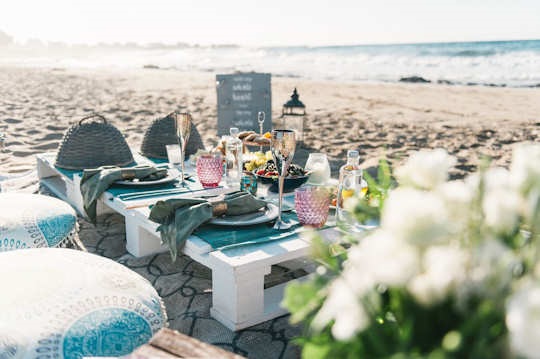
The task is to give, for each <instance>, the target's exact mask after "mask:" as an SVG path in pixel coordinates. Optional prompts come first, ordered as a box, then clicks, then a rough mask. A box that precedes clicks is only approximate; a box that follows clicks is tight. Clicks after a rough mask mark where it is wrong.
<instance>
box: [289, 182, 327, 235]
mask: <svg viewBox="0 0 540 359" xmlns="http://www.w3.org/2000/svg"><path fill="white" fill-rule="evenodd" d="M294 206H295V209H296V215H297V216H298V220H299V221H300V223H301V224H303V225H308V226H311V227H315V228H320V227H322V226H324V224H325V223H326V220H327V219H328V209H329V208H330V194H329V193H328V191H327V190H326V189H325V188H322V187H317V186H305V187H300V188H297V189H296V190H295V191H294Z"/></svg>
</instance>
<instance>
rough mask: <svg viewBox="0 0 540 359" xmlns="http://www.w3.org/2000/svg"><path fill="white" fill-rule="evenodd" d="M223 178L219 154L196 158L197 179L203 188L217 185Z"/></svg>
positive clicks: (221, 161)
mask: <svg viewBox="0 0 540 359" xmlns="http://www.w3.org/2000/svg"><path fill="white" fill-rule="evenodd" d="M222 176H223V160H222V158H221V155H220V154H219V153H215V154H208V155H202V156H199V158H197V177H199V181H200V182H201V184H202V186H203V187H204V188H214V187H217V186H218V185H219V182H220V181H221V177H222Z"/></svg>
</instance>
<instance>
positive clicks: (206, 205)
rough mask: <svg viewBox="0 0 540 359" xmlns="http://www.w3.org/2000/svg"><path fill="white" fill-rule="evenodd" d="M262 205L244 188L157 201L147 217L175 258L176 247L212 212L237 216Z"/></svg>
mask: <svg viewBox="0 0 540 359" xmlns="http://www.w3.org/2000/svg"><path fill="white" fill-rule="evenodd" d="M265 206H266V202H265V201H263V200H260V199H257V198H255V197H253V195H251V194H250V193H248V192H243V191H237V192H233V193H229V194H225V195H221V196H217V197H214V198H208V199H207V198H172V199H168V200H165V201H158V202H157V203H156V204H155V205H154V206H153V207H152V210H151V211H150V216H149V219H150V220H151V221H154V222H156V223H159V224H160V226H159V227H158V229H157V230H158V231H159V233H160V235H161V240H162V242H163V243H166V244H167V246H168V247H169V251H170V253H171V258H172V260H173V261H176V257H177V255H178V248H182V247H183V245H184V243H185V241H186V239H187V238H188V237H189V236H190V235H191V233H193V231H194V230H195V229H197V228H198V227H199V226H200V225H201V224H203V223H205V222H206V221H208V220H210V219H211V218H212V217H214V216H220V215H226V216H238V215H241V214H247V213H252V212H255V211H258V210H259V209H261V208H263V207H265Z"/></svg>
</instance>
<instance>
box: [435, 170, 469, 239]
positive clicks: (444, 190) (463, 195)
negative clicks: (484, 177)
mask: <svg viewBox="0 0 540 359" xmlns="http://www.w3.org/2000/svg"><path fill="white" fill-rule="evenodd" d="M435 193H436V194H438V195H439V196H440V197H441V198H442V199H443V201H444V203H445V206H446V210H447V212H448V216H449V218H450V220H451V221H452V222H453V223H454V225H455V226H454V230H462V229H463V225H465V224H466V223H467V221H468V220H469V214H470V213H469V212H470V211H471V206H472V203H473V200H474V190H473V189H472V188H471V186H469V185H467V184H466V183H465V182H463V181H450V182H445V183H443V184H442V185H440V186H438V187H437V188H436V190H435Z"/></svg>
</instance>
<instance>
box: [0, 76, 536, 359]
mask: <svg viewBox="0 0 540 359" xmlns="http://www.w3.org/2000/svg"><path fill="white" fill-rule="evenodd" d="M0 85H1V86H0V132H5V133H6V134H7V141H6V144H7V146H6V152H3V153H2V152H0V178H1V177H2V176H6V175H7V176H17V175H21V174H24V173H26V172H27V171H30V170H32V169H33V168H34V166H35V158H34V155H35V154H36V153H40V152H45V151H54V150H55V149H56V148H57V146H58V144H59V142H60V141H61V139H62V136H63V133H64V131H65V130H66V129H67V128H68V127H69V126H70V124H72V123H74V122H76V121H78V120H79V119H80V118H82V117H83V116H85V115H87V114H89V113H92V112H94V111H97V112H99V113H101V114H103V115H104V116H106V117H107V119H108V120H109V121H110V122H111V123H112V124H114V125H115V126H117V127H118V128H119V129H120V130H121V131H122V132H123V133H124V135H125V136H126V138H127V141H128V143H129V144H130V145H131V146H133V147H135V148H138V147H139V146H140V143H141V140H142V136H143V134H144V131H145V129H146V127H147V126H148V125H149V124H150V122H151V121H152V120H153V119H154V118H156V117H158V116H160V115H162V114H166V113H168V112H171V111H173V110H177V109H180V110H189V111H191V112H192V113H193V117H194V120H195V122H196V124H197V126H198V129H199V130H200V132H201V134H202V136H203V139H204V141H205V143H206V145H207V146H208V147H210V146H213V145H215V144H216V142H217V141H216V140H217V136H216V128H217V119H216V91H215V76H214V74H210V73H202V74H201V73H181V72H173V71H165V70H143V69H141V70H136V71H125V70H122V71H120V70H114V69H111V70H107V71H103V70H101V71H99V72H97V71H95V70H94V71H93V70H62V69H56V70H51V69H24V68H1V67H0ZM295 86H296V87H298V90H299V92H300V95H301V100H302V101H303V102H304V103H305V104H306V106H307V111H308V115H307V117H306V143H305V145H304V149H303V151H301V152H303V153H304V154H305V153H307V152H309V151H319V152H325V153H327V154H328V156H329V158H330V160H331V164H332V167H333V170H334V171H335V170H336V169H337V168H338V167H339V166H340V165H341V164H342V163H343V161H344V159H345V156H346V152H347V150H348V149H352V148H356V149H359V150H360V153H361V155H362V161H363V163H362V165H363V166H364V167H371V166H373V165H374V164H375V163H376V162H377V160H378V159H379V158H380V157H381V156H382V155H384V154H386V155H387V156H388V157H389V158H390V160H391V162H392V163H394V164H397V163H399V162H401V161H403V160H404V159H405V158H406V157H407V155H408V153H409V152H410V151H413V150H416V149H420V148H434V147H443V148H446V149H447V150H448V151H449V152H451V153H453V154H455V155H456V156H457V157H458V164H457V166H456V168H454V169H453V170H452V175H453V176H454V177H460V176H463V175H464V174H465V173H467V172H468V171H471V170H474V168H475V166H476V165H477V164H478V162H479V159H480V158H481V157H482V156H483V155H488V156H491V157H492V158H493V161H494V163H495V164H500V165H506V164H507V163H508V161H509V159H510V155H511V148H512V144H514V143H516V142H520V141H524V140H532V141H536V140H537V139H538V131H539V130H540V89H510V88H508V89H507V88H487V87H460V86H442V85H416V84H365V83H335V82H320V81H318V82H317V81H308V80H302V79H295V78H274V79H273V80H272V95H273V118H274V119H275V120H276V121H275V124H277V123H278V121H277V120H278V117H279V115H280V114H281V105H282V104H283V103H284V102H285V101H286V100H288V98H289V96H290V94H291V92H292V89H293V88H294V87H295ZM299 157H302V156H299ZM297 159H298V160H299V161H302V159H301V158H297ZM300 163H301V162H300ZM301 164H302V163H301ZM26 177H30V178H32V176H31V175H29V176H26ZM33 180H34V181H35V180H36V178H35V173H33ZM4 185H5V182H4ZM31 187H32V186H29V188H31ZM34 187H37V186H36V184H35V183H34ZM45 193H47V191H46V190H45ZM78 222H79V225H80V228H81V231H80V233H79V236H80V238H81V240H82V241H83V243H84V244H85V246H86V247H87V248H88V250H89V251H90V252H92V253H97V254H99V255H102V256H106V257H109V258H112V259H113V260H115V261H118V262H120V263H122V264H124V265H126V266H127V267H129V268H131V269H133V270H135V271H136V272H138V273H139V274H141V275H143V276H144V277H145V278H146V279H148V280H149V281H151V283H152V284H153V285H154V287H155V288H156V289H157V290H158V291H159V293H160V295H161V296H162V297H163V298H164V301H165V303H166V307H167V313H168V317H169V326H170V327H171V328H172V329H175V330H179V331H181V332H182V333H185V334H187V335H190V336H193V337H195V338H199V339H201V340H203V341H206V342H210V343H213V344H216V345H219V346H221V347H222V348H224V349H227V350H233V351H236V352H237V353H239V354H242V355H244V356H246V357H257V358H272V359H273V358H298V357H299V348H298V347H296V346H295V345H294V344H293V342H291V341H290V339H291V338H294V337H297V336H298V335H300V334H301V328H300V327H298V326H291V325H289V324H288V320H289V318H288V316H284V317H280V318H276V319H274V320H271V321H268V322H264V323H261V324H259V325H257V326H254V327H252V328H249V329H247V330H243V331H240V332H232V331H230V330H228V329H226V328H225V327H223V326H222V325H221V324H220V323H218V322H217V321H215V320H214V319H212V318H211V317H210V313H209V308H210V305H211V280H210V272H209V271H208V269H206V268H204V267H203V266H200V265H197V263H195V262H194V261H193V260H191V259H190V258H188V257H186V256H181V257H180V258H179V260H178V261H177V262H176V263H175V264H171V263H170V260H169V257H168V254H167V253H163V254H157V255H151V256H147V257H143V258H133V257H132V256H130V255H129V254H127V253H126V249H125V232H124V223H123V222H124V221H123V218H122V217H121V216H120V215H118V214H113V215H104V216H101V217H100V218H99V219H98V225H97V226H94V225H91V224H89V223H88V222H87V221H85V220H84V219H83V218H79V219H78ZM273 270H274V268H273ZM278 274H279V271H278Z"/></svg>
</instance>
